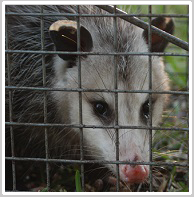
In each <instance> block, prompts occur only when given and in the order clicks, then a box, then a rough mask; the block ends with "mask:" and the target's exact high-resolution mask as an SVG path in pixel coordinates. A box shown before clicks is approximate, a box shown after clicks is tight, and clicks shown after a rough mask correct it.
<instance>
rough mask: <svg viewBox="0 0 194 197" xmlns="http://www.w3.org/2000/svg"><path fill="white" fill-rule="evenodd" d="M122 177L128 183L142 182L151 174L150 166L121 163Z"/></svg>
mask: <svg viewBox="0 0 194 197" xmlns="http://www.w3.org/2000/svg"><path fill="white" fill-rule="evenodd" d="M119 169H120V176H121V179H122V180H123V181H125V182H127V183H141V182H144V181H145V180H146V179H147V178H148V176H149V167H148V166H147V165H136V166H132V165H121V166H120V168H119Z"/></svg>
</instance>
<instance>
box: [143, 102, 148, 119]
mask: <svg viewBox="0 0 194 197" xmlns="http://www.w3.org/2000/svg"><path fill="white" fill-rule="evenodd" d="M149 108H150V104H149V100H147V101H146V102H145V103H144V104H143V106H142V113H143V117H144V118H146V119H148V118H149V111H150V110H149Z"/></svg>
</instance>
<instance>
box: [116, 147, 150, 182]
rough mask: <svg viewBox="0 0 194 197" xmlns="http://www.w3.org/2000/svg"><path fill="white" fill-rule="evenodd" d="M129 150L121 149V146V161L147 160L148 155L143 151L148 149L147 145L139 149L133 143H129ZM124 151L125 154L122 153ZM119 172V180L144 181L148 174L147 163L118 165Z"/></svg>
mask: <svg viewBox="0 0 194 197" xmlns="http://www.w3.org/2000/svg"><path fill="white" fill-rule="evenodd" d="M129 149H130V150H131V151H130V152H129V151H126V152H125V151H123V150H124V149H122V148H121V150H120V151H121V157H120V158H119V159H120V160H121V161H129V162H145V161H148V160H149V155H146V153H145V152H147V151H146V150H148V146H144V151H143V152H142V151H140V149H139V148H138V146H137V145H136V144H135V143H131V144H130V145H129ZM123 153H125V154H123ZM119 172H120V177H121V180H123V181H125V182H127V183H140V182H144V181H145V180H146V179H147V178H148V176H149V165H143V164H141V165H136V164H123V165H119Z"/></svg>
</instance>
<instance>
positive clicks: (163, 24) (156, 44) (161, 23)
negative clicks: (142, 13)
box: [143, 17, 174, 52]
mask: <svg viewBox="0 0 194 197" xmlns="http://www.w3.org/2000/svg"><path fill="white" fill-rule="evenodd" d="M151 24H152V25H153V26H155V27H157V28H159V29H161V30H163V31H165V32H167V33H169V34H173V32H174V22H173V20H172V19H171V18H165V17H157V18H155V19H153V20H152V22H151ZM143 36H144V38H145V40H146V42H147V43H148V30H144V32H143ZM167 44H168V41H167V40H166V39H164V38H163V37H161V36H159V35H157V34H154V33H152V46H151V52H163V51H164V49H165V48H166V46H167Z"/></svg>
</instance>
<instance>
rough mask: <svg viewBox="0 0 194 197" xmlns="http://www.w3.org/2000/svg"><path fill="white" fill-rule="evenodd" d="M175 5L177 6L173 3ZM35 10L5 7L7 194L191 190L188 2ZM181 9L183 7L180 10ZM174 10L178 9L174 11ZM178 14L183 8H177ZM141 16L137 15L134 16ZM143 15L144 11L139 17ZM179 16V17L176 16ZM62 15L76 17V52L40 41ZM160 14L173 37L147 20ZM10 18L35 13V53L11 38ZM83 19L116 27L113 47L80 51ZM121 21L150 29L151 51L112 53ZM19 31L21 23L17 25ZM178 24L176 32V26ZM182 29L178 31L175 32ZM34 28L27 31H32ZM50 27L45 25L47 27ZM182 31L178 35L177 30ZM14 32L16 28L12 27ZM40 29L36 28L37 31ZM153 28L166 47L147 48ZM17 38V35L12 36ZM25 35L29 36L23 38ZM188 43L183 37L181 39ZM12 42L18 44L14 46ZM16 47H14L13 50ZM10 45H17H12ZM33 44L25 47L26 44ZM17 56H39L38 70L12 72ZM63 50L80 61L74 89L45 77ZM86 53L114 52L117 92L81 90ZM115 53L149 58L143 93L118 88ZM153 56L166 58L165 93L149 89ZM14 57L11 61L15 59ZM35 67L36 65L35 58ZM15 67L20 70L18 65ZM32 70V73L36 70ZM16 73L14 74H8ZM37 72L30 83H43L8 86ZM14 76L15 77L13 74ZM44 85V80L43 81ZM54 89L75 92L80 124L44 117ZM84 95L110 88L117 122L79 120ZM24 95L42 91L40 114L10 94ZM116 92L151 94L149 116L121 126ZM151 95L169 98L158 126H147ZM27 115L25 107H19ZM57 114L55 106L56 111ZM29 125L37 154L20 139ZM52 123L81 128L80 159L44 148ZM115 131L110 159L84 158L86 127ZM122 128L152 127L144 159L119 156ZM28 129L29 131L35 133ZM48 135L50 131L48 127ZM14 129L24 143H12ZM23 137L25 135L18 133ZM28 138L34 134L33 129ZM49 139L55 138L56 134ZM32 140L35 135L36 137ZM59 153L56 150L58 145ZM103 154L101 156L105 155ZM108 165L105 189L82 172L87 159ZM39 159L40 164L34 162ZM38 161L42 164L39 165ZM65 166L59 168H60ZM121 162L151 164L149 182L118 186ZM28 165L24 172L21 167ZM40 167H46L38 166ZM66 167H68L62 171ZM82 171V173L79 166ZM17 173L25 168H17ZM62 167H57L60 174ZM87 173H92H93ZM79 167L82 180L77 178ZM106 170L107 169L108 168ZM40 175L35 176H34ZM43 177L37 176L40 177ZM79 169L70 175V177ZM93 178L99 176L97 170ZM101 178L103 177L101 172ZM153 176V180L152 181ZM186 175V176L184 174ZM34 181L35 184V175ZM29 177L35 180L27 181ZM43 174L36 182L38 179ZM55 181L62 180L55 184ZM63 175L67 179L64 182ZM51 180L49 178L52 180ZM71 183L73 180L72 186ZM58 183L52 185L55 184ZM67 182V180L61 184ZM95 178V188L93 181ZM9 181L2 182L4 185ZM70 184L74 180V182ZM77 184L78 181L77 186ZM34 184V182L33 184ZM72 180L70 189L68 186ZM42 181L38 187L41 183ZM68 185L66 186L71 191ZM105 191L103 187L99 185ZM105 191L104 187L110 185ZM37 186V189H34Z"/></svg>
mask: <svg viewBox="0 0 194 197" xmlns="http://www.w3.org/2000/svg"><path fill="white" fill-rule="evenodd" d="M176 6H177V8H176ZM38 7H39V10H37V11H36V12H33V11H31V10H27V12H26V13H25V12H23V13H21V12H19V11H17V10H15V12H13V10H11V11H10V9H9V6H6V13H5V16H6V21H5V32H6V34H5V35H6V38H5V40H6V49H5V55H6V86H5V90H6V122H5V128H6V133H7V134H6V150H9V154H8V153H6V157H5V160H6V162H7V163H6V174H5V179H6V182H7V180H8V186H7V188H6V190H7V191H21V190H22V191H25V190H30V191H35V189H34V188H36V189H37V188H38V189H37V190H41V191H66V190H67V191H75V188H76V189H77V191H79V190H78V188H80V191H117V192H119V191H136V192H137V191H141V192H142V191H150V192H153V191H155V192H157V191H175V192H176V191H189V186H188V185H189V178H188V177H189V175H188V174H189V148H188V146H189V143H188V142H189V141H188V140H189V123H188V111H189V110H188V109H189V99H188V96H189V87H188V78H189V77H188V76H189V55H188V53H187V51H188V39H189V36H188V35H189V34H188V28H189V14H188V7H189V6H187V5H185V6H182V5H181V6H180V5H161V6H159V5H158V6H157V5H154V6H152V5H149V6H148V5H143V6H141V5H137V6H135V5H133V6H129V5H127V6H106V5H97V6H96V7H98V8H99V9H101V10H103V11H106V12H103V14H102V13H100V14H93V13H91V14H90V13H80V6H75V7H76V10H77V11H76V13H74V14H72V13H57V12H56V13H52V12H46V9H45V6H44V5H40V6H38ZM180 7H184V9H182V8H180ZM123 9H125V10H130V13H126V12H124V11H122V10H123ZM176 9H177V10H178V11H176ZM180 10H181V11H182V12H181V11H180ZM137 13H138V14H137ZM139 13H141V14H139ZM177 13H179V14H177ZM48 16H49V17H59V18H61V20H63V19H64V18H68V17H69V18H70V19H71V18H74V19H75V20H76V22H77V44H76V45H77V51H75V52H67V51H53V50H52V48H49V49H48V48H47V49H46V46H45V40H46V39H48V38H47V35H45V28H47V26H46V22H45V21H46V20H47V17H48ZM158 16H163V17H171V18H173V20H174V22H175V35H174V36H173V35H170V34H168V33H166V32H164V31H162V30H159V29H158V28H156V27H154V26H152V25H151V20H152V19H153V18H155V17H158ZM11 17H12V18H13V17H14V18H15V20H16V21H17V20H21V18H20V17H26V19H28V17H34V18H37V19H38V21H39V27H40V28H39V31H40V32H39V33H40V34H39V38H40V43H39V45H38V46H39V47H40V49H39V50H27V48H28V45H27V44H26V43H23V44H21V43H18V46H19V45H23V46H22V47H21V48H19V47H18V49H17V47H15V46H13V43H12V38H11V36H10V35H9V32H10V31H14V29H11V28H12V27H11V25H10V23H9V21H10V18H11ZM81 17H85V18H89V17H93V18H94V17H98V18H102V17H103V18H105V20H106V18H108V17H109V18H110V17H111V18H112V20H113V28H114V36H113V38H114V39H113V45H114V48H115V51H114V52H111V53H110V52H102V53H100V52H83V51H81V43H80V42H81V41H80V40H81V38H80V26H81V24H80V18H81ZM118 18H119V19H122V20H125V21H127V22H128V23H132V24H133V25H135V26H138V27H140V28H142V29H145V30H147V31H148V48H149V52H147V53H145V52H142V53H140V52H118V51H116V49H117V46H118V44H119V43H118V42H119V41H118V39H117V36H118V31H119V30H118V29H117V23H118ZM21 28H22V22H21ZM177 29H178V30H177ZM180 29H181V30H180ZM33 31H34V30H33V29H32V34H33ZM47 31H48V30H47ZM181 31H183V33H181ZM17 32H18V31H17ZM36 32H37V30H36ZM153 33H155V34H157V35H160V36H161V37H164V38H165V39H167V40H168V41H169V42H170V44H169V46H168V47H167V49H166V51H165V52H151V44H152V39H151V35H152V34H153ZM15 36H18V37H20V36H21V35H17V34H16V35H15ZM26 39H27V40H28V39H29V40H30V39H31V38H26ZM184 40H186V41H184ZM29 43H30V44H36V43H33V42H32V41H29ZM14 44H16V43H14ZM14 47H15V48H14ZM13 48H14V49H13ZM29 48H30V46H29ZM16 54H17V57H18V56H20V58H21V59H22V57H23V64H29V65H30V64H32V62H34V61H37V57H38V59H39V65H41V68H39V69H37V68H31V67H30V66H29V69H28V71H27V70H25V72H21V70H20V71H15V70H14V65H13V64H12V62H14V61H16V60H15V59H17V58H16ZM26 54H28V55H29V54H30V57H31V60H28V59H27V58H28V55H26ZM56 54H58V55H63V54H69V55H74V56H76V57H77V65H78V68H77V69H78V76H77V79H78V83H77V88H66V87H64V88H56V87H52V84H51V83H50V82H48V81H49V79H50V75H49V74H48V73H49V72H53V71H52V68H47V65H48V62H51V61H53V60H51V58H52V57H53V56H54V55H56ZM84 55H89V56H99V58H100V57H101V56H102V55H103V56H112V57H114V65H113V66H114V81H112V82H111V83H112V84H114V89H108V88H107V89H100V88H98V86H97V87H96V88H94V89H93V88H91V89H89V88H85V87H84V86H83V84H82V75H81V74H82V59H81V57H82V56H84ZM119 56H136V57H137V56H147V57H148V62H149V67H148V70H149V71H148V76H149V88H148V89H147V90H133V89H132V90H125V89H124V90H121V89H119V88H118V83H119V82H118V80H119V76H118V66H117V61H118V57H119ZM153 56H161V57H163V58H164V61H165V64H166V67H165V69H166V72H167V73H168V75H169V78H170V83H171V90H169V91H155V90H153V89H152V57H153ZM14 58H15V59H14ZM34 64H35V63H34ZM18 68H19V69H22V65H21V66H19V67H18ZM18 68H17V69H18ZM33 69H34V71H33ZM13 70H14V71H13ZM38 71H39V72H40V76H41V79H33V77H34V76H32V79H30V80H41V83H39V84H38V85H37V84H34V86H31V85H30V86H28V84H25V83H23V84H24V85H21V84H22V83H18V84H19V85H18V84H17V83H16V84H14V83H13V79H14V77H15V78H17V80H18V81H19V80H21V78H20V77H19V76H21V73H22V77H23V79H25V78H27V77H29V76H30V75H29V73H31V72H38ZM14 73H16V74H18V76H16V74H14ZM40 84H42V85H40ZM51 92H52V93H53V92H54V93H55V92H65V93H66V94H68V93H69V92H75V93H78V95H79V96H78V97H79V99H78V106H79V110H78V111H79V114H78V117H79V123H78V124H72V123H71V124H70V123H68V124H67V123H61V122H50V121H49V118H48V114H50V113H51V112H52V110H54V109H53V107H52V106H50V105H49V102H50V100H49V99H50V98H49V94H50V93H51ZM85 92H91V93H92V92H96V93H107V94H113V95H114V110H115V122H114V125H98V124H97V125H91V124H90V125H87V124H84V122H83V100H82V97H83V94H84V93H85ZM26 93H28V94H31V95H35V94H41V96H42V97H41V98H42V101H41V105H39V107H40V108H39V109H36V110H37V114H30V113H31V112H33V110H34V109H32V108H29V106H30V103H31V102H30V98H32V97H29V99H27V100H28V103H27V102H24V103H23V104H20V107H18V103H14V98H15V97H17V96H18V95H20V96H21V95H23V96H24V97H28V95H26ZM119 94H148V95H149V98H148V100H149V114H148V115H149V121H148V123H147V125H145V126H140V125H127V126H126V125H119V117H118V116H119V115H118V111H119V101H118V95H119ZM153 94H166V95H169V96H170V99H169V102H168V103H169V104H168V106H167V107H166V108H165V110H164V112H163V115H162V121H161V122H162V124H160V126H157V127H156V126H153V125H152V107H153V103H152V102H153V101H152V95H153ZM33 98H36V97H33ZM17 102H23V100H22V98H21V99H18V100H17ZM21 107H23V108H25V113H28V114H30V116H29V117H30V118H29V121H27V122H22V121H21V120H20V119H19V118H18V117H17V116H16V115H15V114H14V113H15V111H16V110H17V111H20V110H21ZM22 112H24V111H22ZM39 113H40V114H41V117H43V118H42V119H40V120H39V119H37V120H36V119H35V120H34V117H35V118H36V117H38V116H39V115H38V114H39ZM54 113H55V110H54ZM51 117H55V114H53V115H51ZM26 128H28V129H29V128H33V129H34V130H36V131H38V130H39V129H40V128H41V131H40V133H41V134H40V136H39V138H41V140H39V141H41V142H43V144H44V147H41V148H42V149H41V151H42V150H44V151H43V153H42V155H41V157H34V156H33V155H34V154H33V152H35V153H36V152H39V150H38V148H37V147H39V144H38V143H39V142H37V144H36V143H35V144H34V141H32V145H31V143H30V140H31V136H25V135H26V134H25V132H24V130H25V129H26ZM53 128H58V129H59V131H60V130H61V131H62V130H63V129H64V128H69V129H70V130H71V129H74V128H76V129H79V138H80V142H79V144H80V154H79V159H75V160H74V159H71V158H66V157H63V155H61V156H60V157H56V158H54V157H51V156H50V153H51V152H52V150H51V149H49V147H50V144H49V135H50V134H49V133H50V132H51V131H52V129H53ZM88 128H90V129H93V130H95V129H114V130H115V139H116V141H115V147H116V154H115V160H114V161H109V160H103V159H99V160H98V159H95V160H94V159H92V160H90V159H85V156H84V154H85V152H84V146H85V145H84V129H88ZM121 129H133V130H136V129H140V130H141V129H142V130H143V129H147V130H148V131H149V152H150V155H149V162H143V161H141V162H139V161H120V160H119V158H120V154H119V153H120V152H119V131H120V130H121ZM34 130H33V131H34ZM153 130H154V131H155V132H156V133H155V134H154V135H155V140H154V141H153ZM51 133H52V132H51ZM16 134H18V136H20V137H21V138H24V140H21V141H16V138H17V137H16ZM22 135H23V136H22ZM30 135H32V134H30ZM53 137H54V136H53ZM36 139H38V138H37V137H36ZM19 146H21V149H20V152H24V151H25V149H27V147H28V148H29V147H31V151H30V152H27V154H29V155H26V154H24V155H23V156H21V155H18V153H17V151H18V149H19V148H18V147H19ZM57 150H58V149H57ZM35 155H36V154H35ZM105 159H106V158H105ZM108 163H111V164H114V165H116V173H115V175H114V177H116V178H115V179H114V178H112V180H113V182H114V184H113V185H114V186H109V187H106V186H105V185H103V187H102V185H101V184H103V183H101V182H100V183H101V184H100V186H98V187H97V186H93V185H92V186H91V185H90V178H88V177H90V175H88V176H87V175H86V173H85V172H86V171H87V170H86V169H85V164H89V165H91V166H93V165H95V164H97V165H106V164H108ZM39 164H40V166H39ZM42 164H43V165H42ZM61 164H63V165H61ZM69 164H74V166H76V172H75V168H73V170H72V169H69V167H68V165H69ZM121 164H130V165H141V164H142V165H148V166H150V174H149V177H148V180H147V181H146V183H140V184H134V186H133V185H132V186H128V185H125V184H122V181H121V178H120V173H119V168H120V165H121ZM25 165H28V167H27V169H26V168H25V167H24V166H25ZM42 166H43V167H42ZM56 166H57V167H58V166H60V167H59V168H60V173H59V172H58V173H54V176H53V170H52V169H54V170H56ZM66 166H67V168H66ZM77 168H79V171H78V170H77ZM21 171H22V173H21ZM61 171H62V172H61ZM70 171H71V172H73V175H72V176H71V178H70V179H68V178H67V177H66V176H65V178H63V175H64V174H65V173H66V174H67V176H70V175H69V172H70ZM90 171H91V170H90ZM79 172H80V177H81V178H80V177H79ZM105 173H106V172H105ZM37 174H38V175H37ZM40 174H41V175H40ZM75 174H76V176H75V178H74V175H75ZM95 176H96V175H95ZM101 176H102V177H103V176H104V174H102V173H101ZM157 176H158V178H156V177H157ZM183 177H184V178H183ZM33 178H34V179H36V181H37V180H38V181H37V182H36V181H35V180H34V179H33ZM21 179H23V180H25V181H23V182H24V183H22V184H23V185H22V186H21V183H20V180H21ZM32 179H33V180H32ZM40 179H41V181H40ZM59 179H60V181H61V182H60V181H59ZM64 179H65V180H66V182H65V181H64ZM74 179H75V180H76V184H74ZM53 180H54V181H53ZM72 180H73V183H72ZM97 181H98V182H99V181H102V180H101V179H97ZM53 182H55V183H53ZM64 182H65V183H66V185H65V184H64V185H63V183H64ZM98 182H96V181H95V185H98V184H97V183H98ZM6 184H7V183H6ZM72 184H73V185H72ZM79 184H80V185H79ZM38 185H39V186H38ZM69 185H71V186H69ZM40 186H41V187H40ZM69 188H71V189H69ZM102 188H103V189H102ZM107 188H109V189H107ZM37 190H36V191H37Z"/></svg>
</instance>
